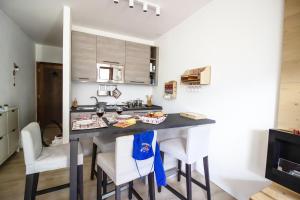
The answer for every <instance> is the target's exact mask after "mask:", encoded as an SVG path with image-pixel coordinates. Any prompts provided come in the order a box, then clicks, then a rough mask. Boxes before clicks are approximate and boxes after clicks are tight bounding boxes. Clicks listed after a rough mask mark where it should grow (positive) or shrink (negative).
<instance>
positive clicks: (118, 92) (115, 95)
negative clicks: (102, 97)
mask: <svg viewBox="0 0 300 200" xmlns="http://www.w3.org/2000/svg"><path fill="white" fill-rule="evenodd" d="M121 94H122V92H121V91H120V90H118V88H117V87H116V88H115V89H114V90H113V91H112V96H113V97H115V98H116V99H118V98H119V97H120V96H121Z"/></svg>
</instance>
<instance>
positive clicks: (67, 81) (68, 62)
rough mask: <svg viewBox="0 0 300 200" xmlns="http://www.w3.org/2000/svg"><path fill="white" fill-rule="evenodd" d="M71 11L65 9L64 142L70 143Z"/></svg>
mask: <svg viewBox="0 0 300 200" xmlns="http://www.w3.org/2000/svg"><path fill="white" fill-rule="evenodd" d="M70 86H71V10H70V7H68V6H64V9H63V142H64V143H68V142H69V131H70V128H69V124H70V115H69V113H70V101H71V94H70V93H71V88H70Z"/></svg>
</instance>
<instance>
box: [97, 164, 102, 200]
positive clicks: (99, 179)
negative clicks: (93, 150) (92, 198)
mask: <svg viewBox="0 0 300 200" xmlns="http://www.w3.org/2000/svg"><path fill="white" fill-rule="evenodd" d="M102 174H103V171H102V169H101V168H100V167H99V166H98V165H97V200H102Z"/></svg>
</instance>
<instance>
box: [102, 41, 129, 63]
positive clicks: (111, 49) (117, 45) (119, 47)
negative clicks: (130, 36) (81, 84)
mask: <svg viewBox="0 0 300 200" xmlns="http://www.w3.org/2000/svg"><path fill="white" fill-rule="evenodd" d="M97 63H111V64H116V65H124V64H125V41H124V40H118V39H113V38H108V37H102V36H97Z"/></svg>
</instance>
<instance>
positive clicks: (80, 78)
mask: <svg viewBox="0 0 300 200" xmlns="http://www.w3.org/2000/svg"><path fill="white" fill-rule="evenodd" d="M78 79H79V80H90V79H89V78H82V77H78Z"/></svg>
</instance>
